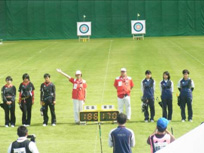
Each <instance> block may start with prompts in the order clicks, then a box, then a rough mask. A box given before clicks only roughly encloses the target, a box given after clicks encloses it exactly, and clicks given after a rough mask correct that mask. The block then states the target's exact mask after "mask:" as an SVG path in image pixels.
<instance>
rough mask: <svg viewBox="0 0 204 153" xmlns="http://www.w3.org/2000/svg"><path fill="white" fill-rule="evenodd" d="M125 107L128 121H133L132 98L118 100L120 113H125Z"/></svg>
mask: <svg viewBox="0 0 204 153" xmlns="http://www.w3.org/2000/svg"><path fill="white" fill-rule="evenodd" d="M124 105H125V109H126V115H127V119H128V120H130V119H131V106H130V96H126V97H124V98H118V110H119V112H120V113H123V108H124Z"/></svg>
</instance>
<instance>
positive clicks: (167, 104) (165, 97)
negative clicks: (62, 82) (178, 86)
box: [160, 80, 174, 120]
mask: <svg viewBox="0 0 204 153" xmlns="http://www.w3.org/2000/svg"><path fill="white" fill-rule="evenodd" d="M160 90H161V99H162V104H163V106H162V107H163V108H162V109H163V117H164V118H166V119H168V120H171V119H172V112H173V110H172V97H173V96H172V93H173V90H174V84H173V82H172V81H171V80H163V81H161V82H160ZM167 108H168V115H167Z"/></svg>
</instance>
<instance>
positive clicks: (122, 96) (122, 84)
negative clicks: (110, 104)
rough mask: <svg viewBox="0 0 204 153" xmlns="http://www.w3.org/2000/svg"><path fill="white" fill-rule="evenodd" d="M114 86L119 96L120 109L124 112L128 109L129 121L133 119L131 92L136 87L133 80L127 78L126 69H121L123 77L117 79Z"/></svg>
mask: <svg viewBox="0 0 204 153" xmlns="http://www.w3.org/2000/svg"><path fill="white" fill-rule="evenodd" d="M114 86H115V88H116V90H117V95H118V109H119V112H120V113H122V112H123V107H124V105H125V107H126V115H127V119H128V120H130V119H131V106H130V92H131V90H132V88H133V86H134V84H133V81H132V78H131V77H129V76H127V70H126V68H121V76H119V77H117V78H116V79H115V83H114Z"/></svg>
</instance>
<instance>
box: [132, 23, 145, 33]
mask: <svg viewBox="0 0 204 153" xmlns="http://www.w3.org/2000/svg"><path fill="white" fill-rule="evenodd" d="M131 32H132V34H145V33H146V25H145V20H131Z"/></svg>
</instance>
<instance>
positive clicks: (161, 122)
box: [157, 117, 169, 130]
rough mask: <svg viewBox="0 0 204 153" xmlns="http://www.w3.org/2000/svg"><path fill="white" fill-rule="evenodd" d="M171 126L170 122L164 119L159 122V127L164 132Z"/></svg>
mask: <svg viewBox="0 0 204 153" xmlns="http://www.w3.org/2000/svg"><path fill="white" fill-rule="evenodd" d="M168 124H169V121H168V120H167V119H166V118H164V117H162V118H160V119H159V120H158V121H157V127H158V128H160V129H162V130H165V129H166V128H167V125H168Z"/></svg>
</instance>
